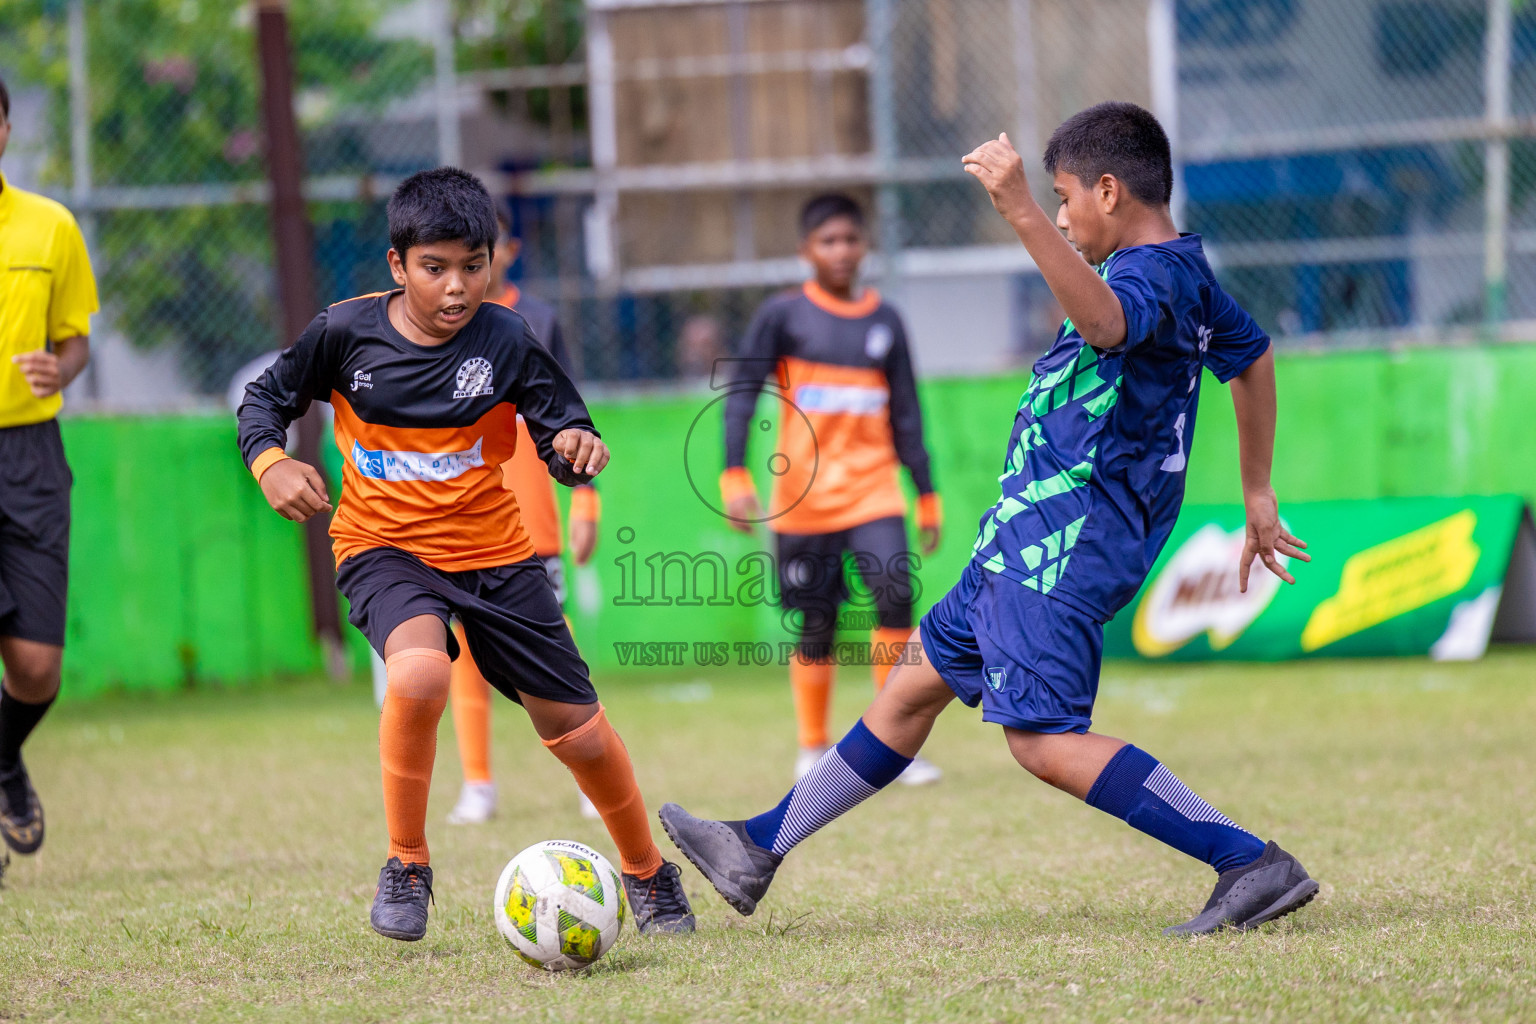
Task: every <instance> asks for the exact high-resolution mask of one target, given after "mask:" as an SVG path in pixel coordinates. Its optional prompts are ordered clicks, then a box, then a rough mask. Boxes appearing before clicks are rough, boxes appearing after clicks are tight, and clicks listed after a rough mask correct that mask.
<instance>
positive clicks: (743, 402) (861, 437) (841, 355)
mask: <svg viewBox="0 0 1536 1024" xmlns="http://www.w3.org/2000/svg"><path fill="white" fill-rule="evenodd" d="M800 238H801V241H800V256H801V257H802V258H803V259H805V260H806V262H808V263H809V264H810V265H811V267H812V269H813V270H814V272H815V273H814V276H813V277H812V279H811V280H809V281H807V282H805V284H804V285H803V286H801V287H800V288H797V289H794V290H793V291H788V292H784V293H781V294H779V295H776V296H774V297H773V298H771V299H769V300H768V301H767V302H765V303H764V304H763V305H762V307H761V308H760V309H759V310H758V311H757V315H756V316H755V317H754V318H753V320H752V324H751V326H750V327H749V328H748V330H747V336H746V338H745V340H744V341H743V342H742V346H741V352H740V355H741V359H740V362H739V363H738V364H737V365H738V367H739V370H738V372H737V374H736V375H735V379H734V381H733V383H732V384H731V390H730V392H729V394H728V396H727V398H726V403H725V449H726V458H725V462H726V469H725V473H724V474H723V475H722V477H721V481H720V487H721V492H722V496H723V498H724V500H725V505H726V513H727V515H728V517H729V519H730V522H731V523H732V525H733V526H734V527H735V528H736V529H738V530H742V531H743V532H751V529H752V524H753V523H756V522H765V521H766V522H767V523H768V526H769V529H771V530H772V531H773V534H774V538H775V542H776V545H777V560H778V567H779V589H780V594H781V599H782V601H783V604H784V607H785V608H786V609H787V610H792V611H794V612H795V613H796V614H797V616H798V617H799V619H800V623H799V643H798V645H797V647H796V651H795V656H794V659H793V660H792V662H791V664H790V685H791V689H792V690H793V692H794V700H795V715H796V717H797V718H798V720H799V736H800V756H799V759H798V760H797V761H796V765H795V775H796V777H797V778H798V777H799V776H801V775H803V774H804V773H805V772H807V771H809V770H810V768H811V766H812V765H814V764H815V763H816V759H817V758H819V757H820V756H821V754H822V753H823V752H824V751H825V750H826V748H827V712H828V705H829V702H830V697H831V690H832V674H833V660H834V659H833V658H832V650H831V648H832V643H833V640H834V637H835V635H836V632H837V615H838V608H839V606H840V605H841V604H842V603H843V602H844V601H845V600H847V598H848V596H849V591H848V587H847V583H846V581H845V579H844V572H843V559H844V556H845V554H851V556H852V560H853V563H854V566H855V568H856V569H857V570H858V572H859V574H860V576H861V577H862V578H863V581H864V584H865V586H866V587H867V588H868V589H869V590H870V592H871V594H872V596H873V598H874V604H875V612H876V616H877V621H878V623H879V625H878V627H877V628H876V629H875V630H874V631H873V634H872V636H871V641H870V642H871V651H870V653H871V662H872V664H873V669H874V682H875V689H876V690H877V691H878V690H879V689H880V687H882V686H883V685H884V683H885V679H886V676H887V675H889V674H890V671H891V666H892V665H893V664H895V662H896V661H897V660H898V659H899V658H900V656H901V651H902V648H903V647H904V646H905V644H906V641H907V639H908V637H909V636H910V635H911V633H912V597H913V594H912V585H911V568H912V561H913V558H912V554H911V552H910V551H908V549H907V532H906V521H905V516H906V511H907V502H906V498H905V497H904V495H903V494H902V490H901V480H900V472H899V467H901V466H905V467H906V468H907V472H908V473H910V474H911V476H912V482H913V484H914V485H916V488H917V492H918V528H919V531H920V533H921V536H922V547H923V553H924V554H931V553H932V552H933V551H934V550H936V549H937V547H938V544H939V528H940V522H941V517H942V513H941V509H940V505H939V496H938V494H936V493H935V492H934V489H933V478H932V474H931V471H930V469H929V460H928V451H927V449H926V448H925V447H924V445H923V417H922V410H921V409H920V408H919V406H918V402H917V387H916V382H915V380H914V377H913V372H912V357H911V354H910V352H909V351H908V348H907V335H906V329H905V328H904V327H903V325H902V322H901V317H900V315H899V314H897V312H896V311H895V310H894V309H892V308H891V307H890V306H889V305H887V304H886V303H884V302H882V301H881V299H880V295H879V293H878V292H876V291H875V290H874V289H873V288H864V289H862V290H860V289H859V287H858V272H859V264H860V263H861V262H862V261H863V259H864V255H865V253H866V251H867V242H866V239H865V234H864V212H863V210H862V208H861V207H860V206H859V204H858V203H857V202H855V201H854V200H853V199H852V198H850V197H848V196H846V195H842V194H839V193H829V194H826V195H821V196H817V197H816V198H814V199H812V200H810V202H808V203H806V205H805V207H804V209H803V210H802V211H801V214H800ZM770 375H775V376H776V378H777V381H778V383H779V386H780V387H781V388H782V390H783V397H784V398H785V399H787V400H788V402H789V404H790V406H791V407H792V411H790V412H788V413H786V415H784V416H783V417H782V422H781V425H780V428H779V441H778V449H777V451H776V453H775V454H774V455H773V456H772V459H771V461H770V469H771V470H772V471H773V472H774V474H775V476H776V481H775V484H774V489H773V494H772V496H771V498H770V500H769V508H768V513H767V515H766V516H764V514H763V513H762V510H761V508H760V506H759V504H758V500H757V495H756V492H755V490H754V488H753V484H752V478H751V475H750V474H749V473H748V472H747V469H746V466H745V461H746V454H747V438H748V436H749V434H750V433H751V426H752V423H753V419H754V416H755V414H756V409H757V404H758V397H759V393H760V391H761V390H762V387H763V384H764V379H765V378H766V377H768V376H770ZM938 778H939V771H938V769H937V768H935V767H934V766H933V765H932V764H930V763H928V762H927V761H926V760H923V759H921V758H918V759H917V760H915V761H914V762H913V764H912V765H911V766H910V767H909V768H908V769H907V771H906V773H905V774H904V775H903V776H902V780H903V781H905V782H907V783H908V784H912V785H920V784H922V783H925V782H933V781H936V780H937V779H938Z"/></svg>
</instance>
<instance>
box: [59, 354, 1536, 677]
mask: <svg viewBox="0 0 1536 1024" xmlns="http://www.w3.org/2000/svg"><path fill="white" fill-rule="evenodd" d="M1278 375H1279V387H1280V410H1281V411H1280V424H1279V441H1278V444H1277V448H1278V451H1277V453H1276V460H1275V461H1276V465H1275V474H1274V479H1275V486H1276V489H1277V490H1278V491H1279V493H1280V498H1281V501H1282V503H1284V502H1287V501H1303V500H1305V501H1322V500H1328V499H1338V498H1377V497H1392V496H1410V495H1463V494H1489V493H1496V492H1506V493H1517V494H1522V495H1525V496H1526V497H1527V498H1529V499H1531V500H1533V501H1536V346H1530V345H1509V346H1497V347H1474V348H1455V349H1451V348H1446V349H1412V350H1408V351H1405V352H1400V353H1399V352H1381V351H1370V352H1348V353H1335V354H1321V355H1292V356H1286V357H1284V358H1282V359H1281V360H1279V365H1278ZM1025 384H1026V378H1025V376H1024V375H1023V374H1009V375H1001V376H998V377H995V378H987V379H972V380H961V379H947V380H934V381H929V382H927V383H925V384H924V385H923V388H922V393H923V403H924V408H925V409H926V411H927V422H928V433H929V445H930V450H931V451H932V453H933V456H934V462H935V476H936V479H937V481H938V486H939V489H940V492H941V493H942V494H943V497H944V502H945V507H946V513H947V524H946V533H945V538H944V543H943V545H942V547H941V548H940V550H939V551H938V552H937V553H936V554H935V555H933V556H932V557H929V558H926V559H924V560H923V565H922V568H921V570H920V571H919V572H918V581H919V586H920V595H919V599H918V604H919V607H920V608H926V607H927V606H928V605H929V604H931V603H932V602H933V601H934V600H937V598H938V597H940V596H942V594H943V592H944V589H945V588H947V587H948V586H949V584H950V583H952V582H953V580H954V579H955V578H956V576H957V575H958V573H959V570H960V567H961V566H962V565H963V564H964V561H965V559H966V557H967V555H968V553H969V549H970V543H971V540H972V538H973V533H974V530H975V525H976V521H977V519H978V518H979V516H980V513H981V511H982V510H983V509H984V508H986V507H987V506H988V505H989V504H990V503H991V502H992V501H993V500H994V498H995V497H996V486H997V485H996V477H997V473H998V468H999V466H1000V465H1001V460H1002V457H1003V446H1004V443H1005V441H1006V438H1007V434H1008V430H1009V424H1010V421H1011V417H1012V415H1013V412H1014V409H1015V407H1016V406H1017V402H1018V396H1019V394H1020V393H1021V392H1022V391H1023V389H1024V386H1025ZM717 397H718V395H716V394H713V393H710V392H707V391H700V392H697V393H693V394H686V395H669V396H665V397H638V398H632V399H626V400H623V401H605V402H596V403H594V408H593V413H594V417H595V418H596V420H597V423H598V426H599V427H600V428H601V429H602V431H603V434H604V436H605V437H606V438H607V439H608V441H609V444H610V445H611V446H612V448H613V452H614V460H613V463H612V465H611V466H610V467H609V469H608V470H607V471H606V472H605V473H604V475H603V478H602V480H601V482H600V485H599V486H600V488H601V491H602V495H603V502H604V517H603V524H602V533H601V539H600V544H599V547H598V553H597V556H596V558H595V559H594V565H593V566H592V567H590V568H589V569H587V570H584V571H580V572H572V573H571V582H572V601H571V605H570V607H571V610H572V618H573V621H574V623H575V626H576V633H577V638H578V640H579V642H580V643H581V645H582V648H583V651H584V653H585V654H586V655H587V657H588V658H589V660H591V661H592V663H593V664H594V665H595V666H598V667H613V666H616V665H619V664H621V663H623V662H624V661H626V660H629V661H631V662H633V661H634V660H635V659H636V658H639V659H641V660H643V661H658V660H659V661H672V662H673V663H674V664H675V663H677V662H681V663H682V664H684V665H692V664H695V663H696V662H698V661H699V660H700V659H701V658H702V660H703V661H704V662H705V664H706V665H707V663H708V662H709V661H710V660H711V659H712V658H715V657H716V656H717V654H718V650H719V649H718V647H713V648H699V649H695V648H694V647H693V646H692V645H694V644H711V645H720V644H725V645H726V647H725V651H726V657H727V659H728V660H730V661H732V662H734V661H736V660H737V659H738V658H739V657H741V656H743V655H745V656H749V657H750V656H753V655H756V656H758V657H761V656H762V655H763V654H764V653H765V651H764V649H761V648H736V647H733V646H731V645H733V644H753V643H764V644H768V645H776V644H777V643H778V642H779V641H782V640H785V639H787V638H788V633H787V632H786V631H785V630H784V628H783V626H782V624H781V622H780V618H779V615H778V612H777V611H776V609H774V608H773V607H772V606H771V605H769V604H765V603H763V602H761V601H758V602H756V603H753V601H752V600H751V599H752V598H753V597H754V596H755V595H754V594H752V593H751V592H750V591H751V590H752V589H753V584H754V582H755V581H756V580H758V579H759V578H760V576H761V572H762V569H763V567H764V566H765V565H766V563H765V562H764V561H763V560H762V559H760V558H757V559H754V558H753V557H752V556H753V553H754V552H759V551H761V550H762V548H763V543H764V540H765V535H763V534H759V535H758V536H757V537H756V538H747V537H744V536H742V535H740V534H737V533H734V532H733V531H731V530H729V529H727V527H726V524H725V521H724V520H722V519H721V518H719V516H717V515H716V514H715V513H714V512H712V511H711V510H710V509H709V508H708V507H707V506H706V505H705V503H704V502H703V501H701V499H700V497H699V496H698V495H697V494H696V493H695V490H694V486H693V483H697V485H698V487H699V489H700V490H701V491H702V492H703V494H704V496H705V497H707V498H708V499H709V500H710V501H712V502H714V503H716V504H718V494H717V490H716V484H715V474H716V471H717V468H718V466H719V462H720V452H721V428H720V417H719V411H720V407H719V406H718V405H714V406H713V407H712V408H710V406H711V403H712V402H713V401H714V400H715V399H716V398H717ZM775 404H776V403H770V402H767V401H765V402H763V403H762V407H761V408H762V411H763V412H765V413H770V412H771V410H770V406H772V405H775ZM701 414H702V415H701ZM690 430H692V435H691V439H690V440H687V441H686V442H685V439H688V438H690ZM64 434H65V443H66V446H67V449H68V452H69V458H70V461H71V463H72V465H73V467H74V471H75V479H76V485H75V495H74V517H75V519H74V535H73V536H74V544H73V552H72V556H71V573H72V578H71V588H70V614H69V641H68V650H67V656H66V659H65V670H66V692H67V693H68V694H69V695H71V696H81V695H86V694H90V693H95V692H100V691H102V690H105V689H110V688H127V689H172V688H176V687H179V686H185V685H189V684H199V683H204V682H235V681H240V680H246V679H251V678H258V677H263V676H268V675H273V674H278V673H287V672H308V671H314V670H316V669H317V668H318V667H319V658H318V656H317V653H316V651H315V648H314V645H313V643H312V642H311V640H310V637H309V625H308V623H309V605H308V596H307V590H306V588H305V586H304V583H303V578H302V573H303V552H302V545H301V540H300V534H299V530H298V528H297V527H295V526H294V525H293V524H290V523H287V522H285V521H284V520H282V519H280V518H278V517H277V516H276V515H275V514H274V513H272V512H271V511H270V510H269V509H267V507H266V505H265V503H264V502H263V501H262V498H261V495H260V492H259V491H258V490H257V488H256V486H255V484H254V483H253V482H252V481H251V479H250V477H249V475H248V474H247V473H246V472H245V469H244V467H243V466H242V465H241V462H240V459H239V455H238V453H237V451H236V449H235V443H234V424H233V421H232V419H231V418H230V417H226V416H198V417H180V418H174V419H167V418H145V419H138V418H122V419H92V418H77V419H69V420H66V422H65V426H64ZM772 436H773V435H772V434H771V433H769V432H764V433H762V434H760V435H759V436H758V438H757V439H756V443H755V445H754V449H753V450H754V452H755V453H756V454H757V455H758V458H756V459H754V460H753V461H755V462H756V463H758V464H764V463H765V460H766V456H767V454H768V451H769V447H768V443H769V440H770V438H771V437H772ZM690 467H691V468H692V469H693V472H694V475H695V477H696V478H697V479H696V480H694V481H693V483H691V482H690V476H689V469H690ZM766 480H767V473H766V470H764V471H763V472H762V473H760V489H761V491H762V493H764V494H766V493H767V486H766ZM1240 497H1241V496H1240V492H1239V487H1238V475H1237V433H1236V427H1235V424H1234V419H1233V413H1232V402H1231V398H1230V396H1229V393H1228V391H1227V389H1226V388H1224V387H1221V386H1220V385H1219V384H1217V383H1216V382H1215V381H1214V380H1212V379H1210V378H1207V380H1206V382H1205V388H1204V398H1203V400H1202V408H1201V411H1200V419H1199V423H1198V426H1197V431H1196V436H1195V440H1194V444H1193V446H1192V451H1191V461H1190V470H1189V484H1188V500H1189V501H1191V502H1202V503H1222V502H1232V501H1237V500H1240ZM669 555H671V556H673V557H671V558H670V559H669V558H668V557H667V556H669ZM685 557H686V558H687V559H690V560H692V561H693V562H694V563H695V564H696V565H697V568H693V567H692V566H689V568H690V571H691V572H692V573H696V574H697V585H696V586H694V587H693V588H692V591H691V592H690V590H689V589H688V588H686V587H685V586H684V585H683V581H682V577H683V575H684V568H685V565H684V559H685ZM648 559H649V560H650V561H649V562H648V561H647V560H648ZM712 574H723V578H721V579H720V580H719V581H718V582H715V581H712V579H711V576H712ZM653 576H654V577H655V578H656V582H655V585H654V586H653V585H652V579H653ZM743 598H746V599H747V600H746V601H745V602H744V601H743ZM680 600H681V601H684V602H690V603H679V602H680ZM618 601H626V602H628V603H625V604H617V603H615V602H618ZM692 602H696V603H692ZM860 611H861V609H860V608H858V607H856V608H854V609H853V610H852V614H850V616H849V619H850V623H851V624H852V625H857V624H858V623H857V622H856V621H853V620H857V619H858V618H860V615H859V612H860ZM856 636H862V631H857V632H853V633H850V636H849V639H853V638H855V637H856ZM637 644H653V645H654V644H672V645H678V644H682V645H684V646H683V648H681V649H679V648H678V647H676V646H673V647H670V648H664V647H649V648H646V647H635V646H634V645H637ZM352 652H353V655H354V663H355V664H358V665H359V666H360V665H361V664H362V663H363V661H364V659H365V653H364V651H363V647H362V645H361V644H359V643H358V642H357V641H356V639H355V638H354V641H353V646H352ZM772 653H773V655H774V656H775V657H776V656H777V654H778V651H777V648H776V647H774V648H772ZM671 671H673V672H674V673H675V672H676V668H675V667H673V668H672V669H671ZM704 671H706V668H704V667H701V668H700V672H701V674H702V673H703V672H704Z"/></svg>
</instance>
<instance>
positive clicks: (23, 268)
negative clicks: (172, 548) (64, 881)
mask: <svg viewBox="0 0 1536 1024" xmlns="http://www.w3.org/2000/svg"><path fill="white" fill-rule="evenodd" d="M10 137H11V97H10V94H9V93H8V92H7V91H6V88H5V82H3V81H0V157H3V156H4V155H5V144H6V143H7V142H8V141H10ZM94 312H96V281H95V278H93V277H92V276H91V261H90V257H89V256H88V255H86V251H85V239H83V238H82V237H81V236H80V228H79V226H77V225H76V224H75V219H74V217H72V216H70V213H69V211H68V210H66V209H65V208H64V207H62V206H60V205H59V204H58V203H55V202H54V201H53V200H51V199H45V198H43V197H42V196H39V195H34V194H32V193H30V192H23V191H22V190H21V189H18V188H15V187H13V186H12V185H11V183H10V182H8V181H6V180H5V175H4V174H0V662H3V663H4V666H5V680H4V687H3V692H0V837H3V838H4V840H5V844H6V845H7V846H9V847H10V848H11V849H13V850H15V851H16V852H17V853H33V852H35V851H36V850H37V848H38V847H39V846H41V845H42V844H43V808H42V805H41V804H40V803H39V802H38V799H37V793H36V791H34V790H33V788H32V782H31V780H30V779H29V778H28V777H27V769H26V765H24V764H23V763H22V760H21V745H22V743H23V742H24V741H25V740H26V738H27V736H28V735H29V734H30V733H31V732H32V730H33V729H34V728H35V727H36V726H37V723H38V722H39V721H41V720H42V717H43V715H44V713H46V712H47V710H48V707H49V705H51V704H52V703H53V699H54V697H55V696H57V695H58V692H59V670H60V667H61V666H62V664H63V661H64V593H65V587H66V585H67V582H68V577H69V488H70V485H71V483H72V482H73V479H74V478H73V477H72V476H71V475H70V472H69V465H68V464H67V463H66V462H65V461H64V445H63V442H62V441H61V440H60V438H59V423H58V420H57V419H55V417H56V416H57V415H58V413H59V407H60V406H61V405H62V404H63V398H62V397H61V396H60V394H59V392H61V391H62V390H63V389H64V388H65V387H66V386H67V385H68V384H69V382H70V381H72V380H74V379H75V377H76V376H77V375H78V374H79V373H80V371H81V370H82V369H84V368H85V364H86V361H87V360H88V359H90V357H91V350H90V341H89V335H90V332H91V314H92V313H94Z"/></svg>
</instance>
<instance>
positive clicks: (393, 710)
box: [379, 647, 449, 864]
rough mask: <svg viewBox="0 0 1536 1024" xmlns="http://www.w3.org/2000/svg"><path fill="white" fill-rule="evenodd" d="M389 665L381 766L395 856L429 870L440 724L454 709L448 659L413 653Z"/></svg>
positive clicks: (389, 661)
mask: <svg viewBox="0 0 1536 1024" xmlns="http://www.w3.org/2000/svg"><path fill="white" fill-rule="evenodd" d="M384 664H385V667H386V669H387V670H388V672H389V688H388V689H387V690H386V691H385V693H384V712H383V714H382V715H380V716H379V764H380V766H381V767H382V768H383V775H384V823H385V825H386V826H387V827H388V828H389V855H390V856H391V857H399V858H400V859H401V860H402V861H404V862H405V863H407V864H410V863H413V862H414V863H416V864H428V863H431V861H430V860H429V855H428V853H427V791H428V790H429V789H431V788H432V762H433V760H434V759H435V758H436V757H437V723H438V722H439V721H440V720H441V719H442V717H443V706H444V705H445V704H447V703H448V666H449V661H448V655H447V654H445V653H444V652H442V651H434V650H432V649H431V648H430V647H412V648H410V649H409V650H405V651H397V652H396V653H394V654H392V655H390V656H389V658H387V659H386V660H385V662H384Z"/></svg>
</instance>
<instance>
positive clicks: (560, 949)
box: [491, 839, 629, 971]
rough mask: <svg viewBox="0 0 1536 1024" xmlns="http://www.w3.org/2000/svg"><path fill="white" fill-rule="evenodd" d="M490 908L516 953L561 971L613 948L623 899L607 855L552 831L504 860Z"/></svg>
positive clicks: (620, 924)
mask: <svg viewBox="0 0 1536 1024" xmlns="http://www.w3.org/2000/svg"><path fill="white" fill-rule="evenodd" d="M491 913H492V914H493V915H494V916H495V918H496V929H497V931H499V932H501V934H502V935H503V936H505V937H506V940H507V941H508V942H510V943H512V948H513V949H514V950H516V951H517V955H518V956H520V957H522V958H523V959H524V960H526V961H527V962H528V963H530V964H532V965H533V966H535V967H542V968H544V969H545V970H547V971H568V970H571V969H572V968H575V967H586V966H587V965H588V964H592V963H595V962H596V961H597V960H598V958H599V957H601V956H602V955H603V954H604V953H606V952H608V951H609V950H610V949H612V948H613V944H614V943H615V942H617V941H619V932H620V931H622V930H623V928H624V918H626V917H627V916H629V903H628V901H627V899H626V897H625V895H624V882H623V880H622V879H621V878H620V877H619V873H618V872H617V871H615V870H614V869H613V865H612V864H609V863H608V860H607V858H605V857H604V856H603V855H602V854H600V853H598V852H597V851H596V850H594V849H592V848H591V847H590V846H583V845H582V844H581V843H577V842H572V841H571V840H569V839H551V840H549V841H547V842H543V843H535V844H534V845H532V846H530V847H528V849H526V850H524V851H523V852H522V853H520V854H518V855H517V856H516V857H513V858H512V859H511V860H510V861H508V862H507V866H506V867H505V868H503V869H502V872H501V879H500V880H499V881H498V882H497V883H496V903H495V905H494V906H493V907H492V908H491Z"/></svg>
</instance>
